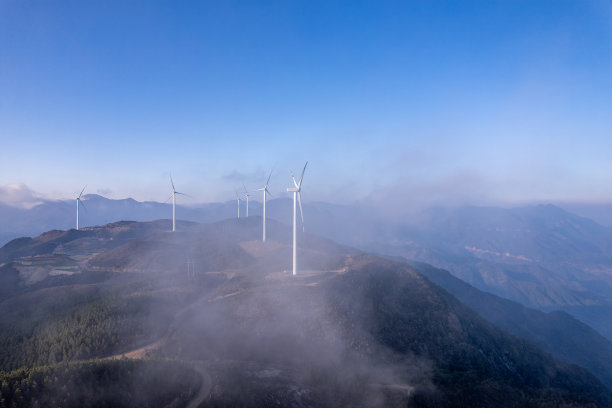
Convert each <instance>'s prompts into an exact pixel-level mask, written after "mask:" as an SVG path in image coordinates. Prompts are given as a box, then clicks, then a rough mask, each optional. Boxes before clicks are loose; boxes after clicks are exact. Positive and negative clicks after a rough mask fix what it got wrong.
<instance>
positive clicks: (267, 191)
mask: <svg viewBox="0 0 612 408" xmlns="http://www.w3.org/2000/svg"><path fill="white" fill-rule="evenodd" d="M266 193H267V194H269V195H270V197H274V195H273V194H272V193H271V192H270V190H268V189H267V188H266Z"/></svg>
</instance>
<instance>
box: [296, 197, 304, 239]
mask: <svg viewBox="0 0 612 408" xmlns="http://www.w3.org/2000/svg"><path fill="white" fill-rule="evenodd" d="M297 199H298V204H299V205H300V216H301V217H302V232H304V211H303V210H302V194H300V192H299V191H298V192H297Z"/></svg>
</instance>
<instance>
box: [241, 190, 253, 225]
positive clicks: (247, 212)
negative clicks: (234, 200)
mask: <svg viewBox="0 0 612 408" xmlns="http://www.w3.org/2000/svg"><path fill="white" fill-rule="evenodd" d="M242 188H243V189H244V197H245V199H246V216H247V217H248V216H249V197H250V196H251V195H250V194H249V192H248V191H247V189H246V187H245V186H244V184H242Z"/></svg>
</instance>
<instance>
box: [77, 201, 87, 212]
mask: <svg viewBox="0 0 612 408" xmlns="http://www.w3.org/2000/svg"><path fill="white" fill-rule="evenodd" d="M77 201H78V202H79V204H81V205H82V206H83V209H84V210H85V211H87V207H85V203H84V202H83V200H81V199H78V200H77Z"/></svg>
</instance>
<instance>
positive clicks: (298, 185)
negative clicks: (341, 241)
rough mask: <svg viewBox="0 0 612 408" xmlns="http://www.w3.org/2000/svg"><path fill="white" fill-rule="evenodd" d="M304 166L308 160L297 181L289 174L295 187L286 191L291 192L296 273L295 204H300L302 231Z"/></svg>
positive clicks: (295, 270)
mask: <svg viewBox="0 0 612 408" xmlns="http://www.w3.org/2000/svg"><path fill="white" fill-rule="evenodd" d="M306 166H308V162H306V164H305V165H304V169H303V170H302V175H301V176H300V180H299V181H297V182H296V181H295V177H293V174H291V178H292V179H293V185H294V186H295V187H289V188H287V192H289V193H293V274H294V275H296V274H297V205H296V203H299V204H300V216H301V217H302V231H303V230H304V212H303V211H302V194H300V191H301V190H302V179H303V178H304V172H305V171H306Z"/></svg>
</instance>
